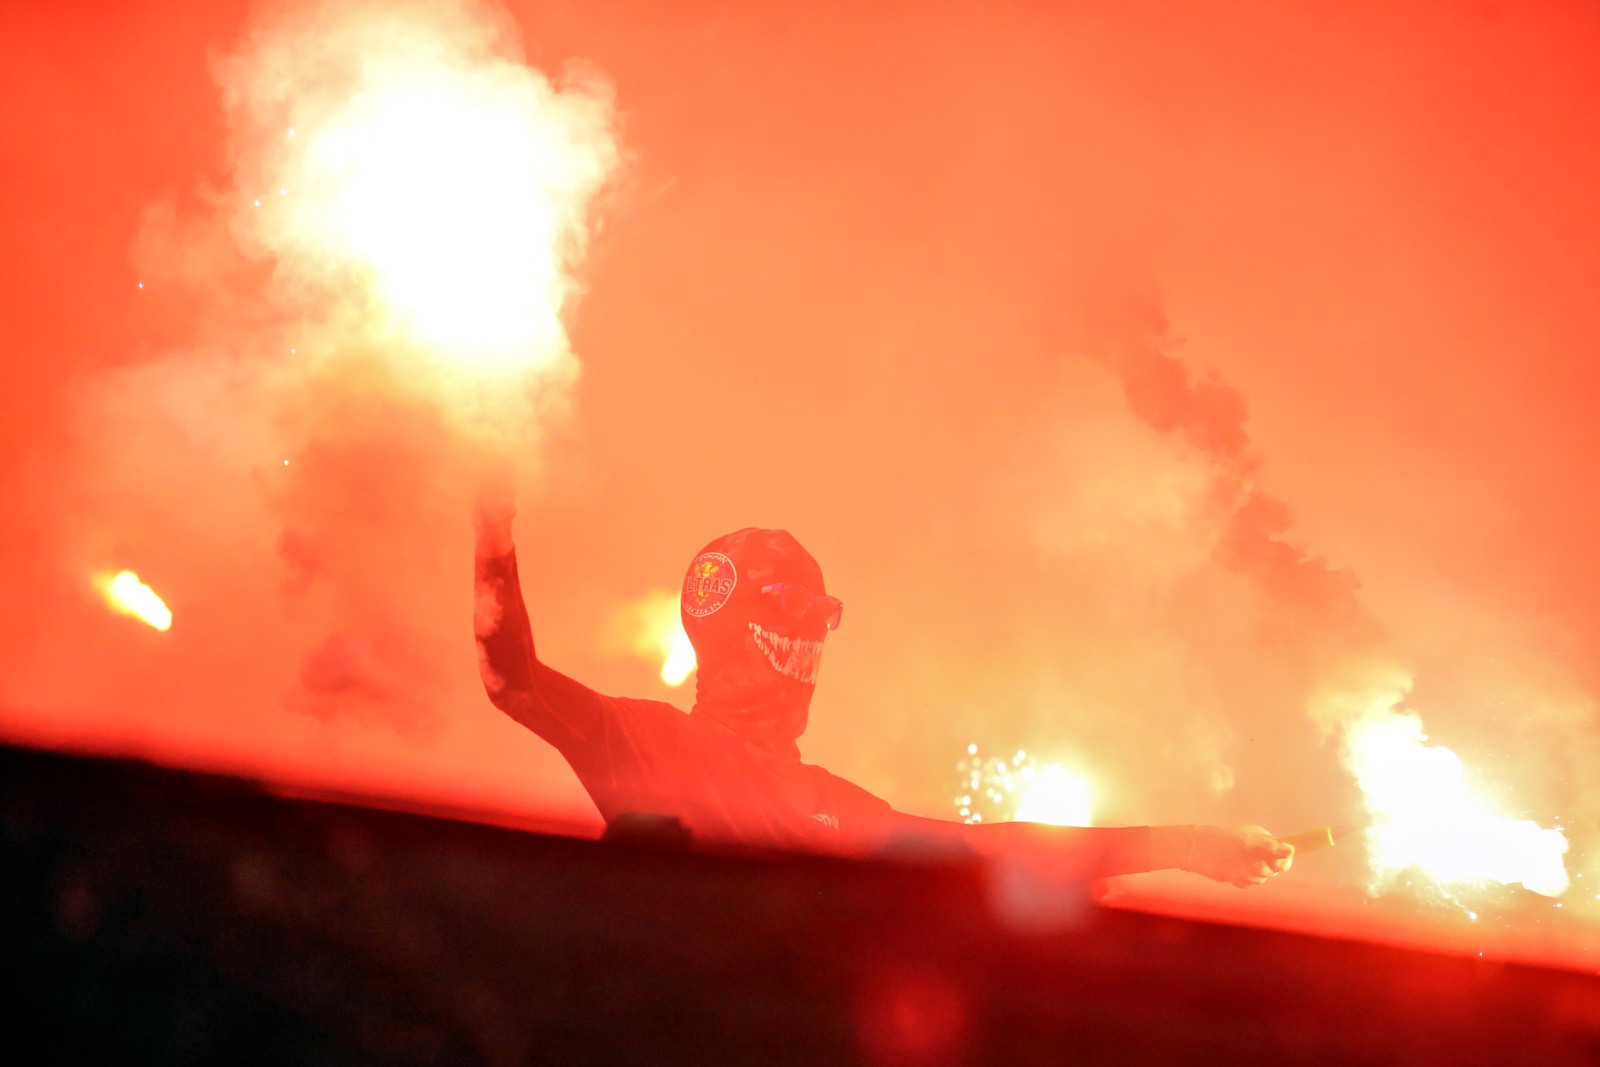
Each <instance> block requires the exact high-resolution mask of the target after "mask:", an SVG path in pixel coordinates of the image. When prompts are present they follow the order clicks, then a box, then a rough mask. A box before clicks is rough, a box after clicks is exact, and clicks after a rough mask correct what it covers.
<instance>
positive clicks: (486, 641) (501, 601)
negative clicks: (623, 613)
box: [472, 501, 601, 753]
mask: <svg viewBox="0 0 1600 1067" xmlns="http://www.w3.org/2000/svg"><path fill="white" fill-rule="evenodd" d="M514 514H515V512H514V511H513V510H512V508H511V505H510V503H509V501H503V502H499V501H480V502H479V504H478V513H477V534H478V543H477V553H476V556H477V558H476V561H475V567H474V571H475V578H476V596H475V598H474V603H473V619H472V628H473V632H474V633H475V634H476V635H477V639H478V670H479V673H480V674H481V675H482V676H483V687H484V688H485V689H486V690H488V693H489V699H490V701H492V702H493V703H494V706H495V707H497V708H499V709H500V710H501V711H503V712H505V713H506V714H507V715H509V716H511V717H512V718H513V719H515V720H516V721H517V722H519V723H521V724H522V725H523V726H526V727H527V728H528V729H530V730H532V731H533V732H534V733H536V734H538V735H539V736H540V737H542V738H544V739H545V740H546V741H549V742H550V743H551V744H552V745H555V746H556V748H558V749H560V750H561V751H562V752H564V753H565V752H569V751H572V750H573V749H574V748H576V747H577V746H581V745H585V744H586V743H591V742H593V741H595V740H596V739H597V738H598V737H599V734H600V731H601V704H600V694H598V693H596V692H595V691H594V690H592V689H590V688H589V687H588V686H585V685H582V684H580V683H578V682H575V681H573V680H572V679H571V678H568V677H567V676H566V675H564V674H562V673H560V672H559V671H555V670H552V669H551V668H549V667H547V666H545V665H544V664H543V663H541V662H539V657H538V655H537V654H536V653H535V652H534V647H533V629H532V627H530V626H529V625H528V610H527V608H526V607H525V606H524V604H523V602H522V584H521V582H520V581H519V580H518V577H517V552H516V548H515V546H514V545H513V544H512V541H511V519H512V516H513V515H514Z"/></svg>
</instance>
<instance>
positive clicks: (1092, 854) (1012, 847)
mask: <svg viewBox="0 0 1600 1067" xmlns="http://www.w3.org/2000/svg"><path fill="white" fill-rule="evenodd" d="M900 818H901V819H904V820H906V822H905V823H903V824H902V825H903V826H905V827H906V828H907V829H911V830H913V831H914V832H919V833H929V834H935V835H939V836H949V835H952V834H954V835H958V836H959V837H960V838H961V840H963V841H964V842H965V843H966V844H967V845H968V846H969V847H970V848H972V850H973V851H974V852H977V853H979V854H980V855H986V856H1004V855H1006V854H1008V853H1009V854H1025V855H1027V856H1028V857H1029V859H1030V860H1033V861H1038V862H1044V863H1047V864H1050V865H1052V866H1056V867H1057V868H1059V869H1060V870H1061V872H1062V873H1064V874H1067V875H1069V876H1073V877H1079V878H1085V879H1088V878H1109V877H1112V876H1114V875H1119V874H1142V873H1144V872H1146V871H1163V870H1185V871H1191V872H1193V873H1195V874H1202V875H1205V876H1206V877H1207V878H1210V879H1212V880H1213V881H1218V882H1231V883H1233V884H1234V885H1236V886H1239V887H1240V888H1241V889H1242V888H1245V887H1246V886H1252V885H1260V884H1261V883H1263V882H1265V881H1266V880H1267V879H1268V878H1270V877H1272V876H1273V875H1274V874H1279V873H1282V872H1283V871H1286V870H1288V869H1289V865H1290V863H1292V862H1293V860H1294V846H1293V845H1291V844H1289V843H1288V842H1286V841H1280V840H1278V839H1277V838H1275V837H1273V836H1272V835H1271V834H1269V833H1268V832H1267V831H1265V830H1263V829H1262V828H1261V827H1259V826H1238V827H1227V826H1124V827H1105V826H1049V825H1046V824H1043V823H1029V822H1005V823H975V824H971V825H967V824H962V823H953V822H947V821H945V820H942V819H924V818H919V817H917V816H910V815H902V816H900Z"/></svg>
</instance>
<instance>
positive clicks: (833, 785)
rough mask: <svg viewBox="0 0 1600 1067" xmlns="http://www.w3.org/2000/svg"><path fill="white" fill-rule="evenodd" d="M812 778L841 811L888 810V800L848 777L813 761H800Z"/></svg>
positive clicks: (875, 811)
mask: <svg viewBox="0 0 1600 1067" xmlns="http://www.w3.org/2000/svg"><path fill="white" fill-rule="evenodd" d="M801 766H802V767H804V768H805V770H806V773H807V774H808V775H810V776H811V778H812V780H813V781H815V782H816V783H817V784H818V785H820V786H821V787H822V788H823V789H825V790H827V792H828V794H829V795H830V796H831V797H832V798H833V802H834V805H835V806H836V807H838V808H840V809H842V811H854V812H861V813H872V814H880V813H885V812H887V811H889V802H888V801H887V800H884V799H883V798H882V797H880V796H878V795H877V794H875V793H872V792H869V791H868V790H866V789H863V788H862V787H861V786H859V785H856V784H855V783H854V782H852V781H851V780H850V779H848V778H841V777H839V776H838V775H837V774H834V773H833V772H832V771H830V770H827V769H826V768H824V767H819V766H817V765H816V764H814V763H802V764H801Z"/></svg>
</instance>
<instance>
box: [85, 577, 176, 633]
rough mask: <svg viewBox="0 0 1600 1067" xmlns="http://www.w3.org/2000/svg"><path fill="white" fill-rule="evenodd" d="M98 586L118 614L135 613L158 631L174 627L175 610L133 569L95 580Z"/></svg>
mask: <svg viewBox="0 0 1600 1067" xmlns="http://www.w3.org/2000/svg"><path fill="white" fill-rule="evenodd" d="M94 584H95V587H96V588H97V589H99V590H100V595H101V596H103V597H105V601H106V606H107V607H109V608H110V609H111V610H112V611H114V612H116V613H117V614H118V615H132V616H133V617H134V618H136V619H139V620H140V621H142V622H145V623H148V624H149V625H151V626H154V627H155V628H156V629H157V630H167V629H170V628H171V627H172V612H171V611H170V610H168V608H167V606H166V605H165V604H163V603H162V602H161V598H160V597H158V596H156V593H155V590H154V589H151V588H150V587H149V586H148V585H145V584H144V583H143V582H141V581H140V580H139V576H138V575H137V574H134V573H133V572H132V571H119V572H118V573H117V574H116V575H115V576H114V577H113V576H106V575H102V576H100V577H98V578H96V579H95V581H94Z"/></svg>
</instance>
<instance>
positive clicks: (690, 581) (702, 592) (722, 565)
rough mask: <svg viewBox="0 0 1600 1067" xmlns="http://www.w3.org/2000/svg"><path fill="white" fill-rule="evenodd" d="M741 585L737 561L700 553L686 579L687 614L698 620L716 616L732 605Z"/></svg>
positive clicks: (685, 602)
mask: <svg viewBox="0 0 1600 1067" xmlns="http://www.w3.org/2000/svg"><path fill="white" fill-rule="evenodd" d="M738 584H739V572H738V570H737V569H736V568H735V567H734V565H733V560H731V559H729V558H728V557H727V556H724V555H723V554H722V553H721V552H702V553H700V554H699V555H698V556H696V557H695V559H694V562H693V563H691V564H689V573H688V574H686V575H684V578H683V610H684V614H686V615H693V616H694V617H695V618H697V619H703V618H705V617H706V616H707V615H711V614H714V613H715V612H716V611H717V610H718V609H720V608H721V607H722V605H724V604H726V603H727V602H728V598H729V597H730V596H732V595H733V587H734V586H736V585H738Z"/></svg>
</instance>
